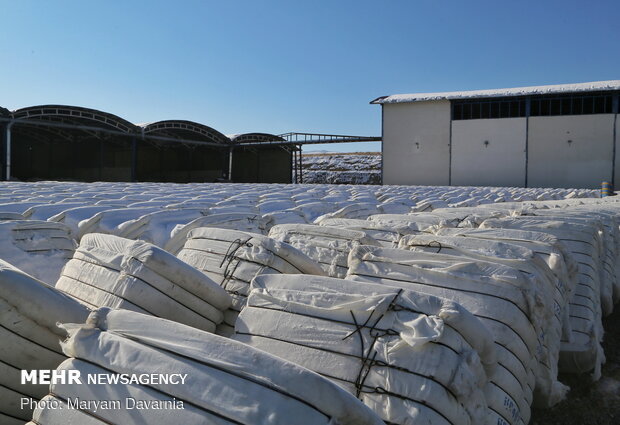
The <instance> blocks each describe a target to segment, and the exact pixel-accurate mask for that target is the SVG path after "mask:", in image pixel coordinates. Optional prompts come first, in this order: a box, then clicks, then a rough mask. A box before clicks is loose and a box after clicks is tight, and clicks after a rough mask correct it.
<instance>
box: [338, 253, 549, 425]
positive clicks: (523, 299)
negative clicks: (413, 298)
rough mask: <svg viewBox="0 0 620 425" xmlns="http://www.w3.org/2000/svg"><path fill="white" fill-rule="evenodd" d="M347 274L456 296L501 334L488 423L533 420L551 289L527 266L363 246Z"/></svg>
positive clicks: (490, 389) (353, 255) (489, 389)
mask: <svg viewBox="0 0 620 425" xmlns="http://www.w3.org/2000/svg"><path fill="white" fill-rule="evenodd" d="M347 279H352V280H357V281H363V282H374V283H381V284H385V285H390V286H396V287H400V288H404V289H408V290H413V291H418V292H423V293H427V294H431V295H436V296H438V297H442V298H447V299H450V300H453V301H455V302H457V303H459V304H461V305H462V306H463V307H465V308H466V309H467V310H469V311H470V312H471V313H473V314H474V315H475V316H477V317H478V318H479V319H480V320H481V322H482V323H483V324H484V325H485V326H486V327H487V328H488V329H489V330H490V331H491V333H492V334H493V337H494V338H495V343H496V349H497V354H498V367H497V368H496V369H495V370H494V371H493V373H492V375H491V376H490V377H489V378H490V384H489V385H487V387H486V388H485V395H486V399H487V403H488V405H489V416H488V418H487V421H486V423H487V424H491V423H493V424H497V423H508V424H515V425H516V424H527V423H528V421H529V418H530V405H531V403H532V401H533V390H534V386H535V372H536V371H537V368H538V361H537V357H540V355H542V353H543V349H544V347H541V345H540V341H539V335H540V332H541V329H542V328H543V327H544V326H546V325H547V321H548V320H549V319H550V318H549V317H548V314H547V313H548V311H547V309H545V308H544V306H545V305H549V304H548V301H546V300H545V301H543V300H544V297H545V295H546V293H545V292H544V291H541V290H540V289H538V288H537V287H536V285H535V283H534V282H532V281H531V279H529V278H527V277H526V276H525V275H524V274H522V273H521V272H519V271H517V270H515V269H513V268H511V267H507V266H504V265H501V264H497V263H490V262H485V261H481V260H475V261H473V260H471V261H467V260H465V259H463V258H461V257H455V256H451V255H445V254H427V253H422V252H410V251H406V250H401V249H388V248H376V247H359V248H356V249H354V250H353V251H352V252H351V255H350V256H349V275H348V276H347Z"/></svg>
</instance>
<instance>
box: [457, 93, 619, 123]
mask: <svg viewBox="0 0 620 425" xmlns="http://www.w3.org/2000/svg"><path fill="white" fill-rule="evenodd" d="M614 95H617V94H616V93H613V92H596V93H585V94H565V95H541V96H530V97H529V101H530V116H531V117H546V116H558V115H587V114H613V113H616V112H615V111H614V110H613V98H614ZM527 100H528V97H527V96H522V97H513V98H508V97H505V98H492V99H467V100H453V101H452V119H453V120H473V119H481V118H482V119H486V118H519V117H525V116H526V103H527Z"/></svg>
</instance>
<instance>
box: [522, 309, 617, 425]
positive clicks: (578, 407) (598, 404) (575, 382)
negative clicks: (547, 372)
mask: <svg viewBox="0 0 620 425" xmlns="http://www.w3.org/2000/svg"><path fill="white" fill-rule="evenodd" d="M603 325H604V326H605V340H604V341H603V348H604V349H605V356H606V358H607V362H606V364H605V365H604V366H603V377H602V378H601V379H600V380H599V381H598V382H592V381H591V379H590V377H589V376H588V375H561V376H560V381H562V382H563V383H565V384H566V385H569V386H570V387H571V391H570V392H569V394H568V397H567V398H566V400H564V401H563V402H561V403H559V404H558V405H556V406H554V407H553V408H552V409H546V410H542V409H534V411H533V412H532V420H531V422H530V424H531V425H568V424H570V425H620V307H619V308H618V309H616V311H615V312H614V313H613V314H612V315H611V316H609V317H607V318H605V319H604V320H603Z"/></svg>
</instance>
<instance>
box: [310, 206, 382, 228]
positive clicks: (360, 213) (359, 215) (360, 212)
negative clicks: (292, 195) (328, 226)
mask: <svg viewBox="0 0 620 425" xmlns="http://www.w3.org/2000/svg"><path fill="white" fill-rule="evenodd" d="M351 202H355V203H353V204H351V205H347V206H346V207H343V208H340V209H339V210H337V211H334V212H330V213H327V214H323V215H322V216H320V217H317V218H316V219H315V220H314V223H315V224H319V222H320V221H321V220H325V219H328V218H350V219H366V218H368V217H369V216H371V215H373V214H379V212H380V211H379V210H378V208H377V207H376V206H375V205H373V204H370V205H367V204H365V203H359V202H357V201H351Z"/></svg>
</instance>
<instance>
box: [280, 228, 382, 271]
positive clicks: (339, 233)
mask: <svg viewBox="0 0 620 425" xmlns="http://www.w3.org/2000/svg"><path fill="white" fill-rule="evenodd" d="M269 237H270V238H273V239H276V240H278V241H282V242H286V243H288V244H290V245H292V246H294V247H295V248H297V249H298V250H300V251H301V252H303V253H304V254H306V255H307V256H308V257H310V258H312V259H313V260H315V261H316V262H317V263H319V265H320V266H321V268H322V269H323V270H324V271H325V272H326V273H327V274H328V275H329V276H332V277H340V278H342V277H344V276H346V274H347V268H348V264H347V258H348V256H349V253H350V252H351V250H352V249H354V248H355V247H358V246H361V245H372V246H380V244H379V242H378V241H376V240H375V239H373V238H372V237H370V236H369V235H368V234H367V233H366V232H363V231H361V230H352V229H341V228H337V227H323V226H317V225H313V224H281V225H278V226H274V227H272V228H271V230H270V231H269Z"/></svg>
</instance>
